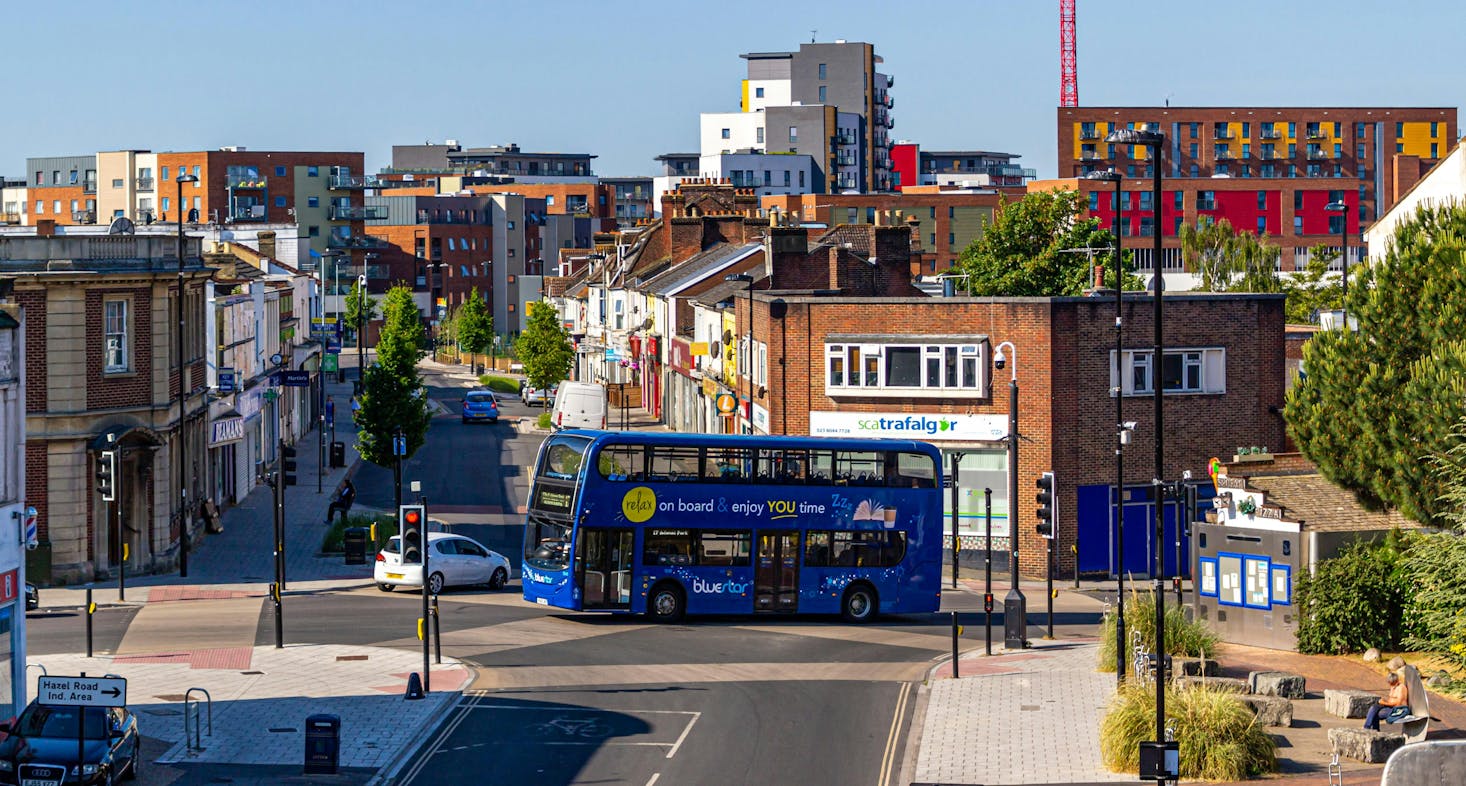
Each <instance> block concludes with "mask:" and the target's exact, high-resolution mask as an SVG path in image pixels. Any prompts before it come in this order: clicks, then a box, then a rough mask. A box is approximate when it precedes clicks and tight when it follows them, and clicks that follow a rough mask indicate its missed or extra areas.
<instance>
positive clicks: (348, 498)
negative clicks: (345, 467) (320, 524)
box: [326, 478, 356, 524]
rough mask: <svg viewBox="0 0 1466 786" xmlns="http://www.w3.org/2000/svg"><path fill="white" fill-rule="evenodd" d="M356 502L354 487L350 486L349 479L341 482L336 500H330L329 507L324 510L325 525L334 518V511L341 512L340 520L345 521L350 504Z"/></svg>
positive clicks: (349, 510)
mask: <svg viewBox="0 0 1466 786" xmlns="http://www.w3.org/2000/svg"><path fill="white" fill-rule="evenodd" d="M355 501H356V486H353V485H351V478H347V479H346V480H344V481H342V482H341V491H340V493H338V494H337V495H336V499H333V500H331V507H329V508H326V523H327V524H330V523H331V522H332V521H333V520H334V519H335V518H336V511H338V510H339V511H341V520H342V521H346V514H348V513H350V512H351V503H352V502H355Z"/></svg>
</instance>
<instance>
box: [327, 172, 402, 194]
mask: <svg viewBox="0 0 1466 786" xmlns="http://www.w3.org/2000/svg"><path fill="white" fill-rule="evenodd" d="M392 185H394V183H392V182H389V181H386V180H380V179H378V178H377V176H376V175H331V183H330V188H331V190H332V191H361V190H364V189H368V188H390V187H391V186H392ZM409 185H421V184H420V183H409Z"/></svg>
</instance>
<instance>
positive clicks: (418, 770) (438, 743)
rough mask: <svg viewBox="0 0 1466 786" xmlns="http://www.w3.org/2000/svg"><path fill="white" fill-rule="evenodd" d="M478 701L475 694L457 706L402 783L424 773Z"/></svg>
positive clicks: (402, 779) (408, 781)
mask: <svg viewBox="0 0 1466 786" xmlns="http://www.w3.org/2000/svg"><path fill="white" fill-rule="evenodd" d="M478 701H479V698H478V697H477V696H475V697H473V698H471V699H469V700H468V702H467V703H460V704H459V705H458V707H457V708H456V710H457V715H456V716H455V717H454V718H453V719H452V720H450V721H449V722H448V725H447V726H446V727H444V729H443V731H442V733H441V734H439V735H438V738H437V739H436V740H434V741H433V744H432V746H431V747H429V748H428V750H427V752H426V753H425V754H423V756H422V758H420V759H418V760H417V764H414V765H413V766H412V768H411V769H409V770H408V771H407V774H406V775H404V776H402V778H401V780H400V781H399V782H400V783H412V782H413V780H414V779H416V778H417V776H418V775H420V774H422V770H423V768H424V767H426V766H427V765H428V760H429V759H431V758H432V757H434V756H436V755H438V754H439V753H442V752H443V744H444V743H445V742H447V741H448V739H449V738H450V737H452V736H453V732H454V731H457V729H458V726H459V724H461V723H463V720H464V719H465V718H467V717H468V715H469V710H471V709H473V705H474V704H476V703H477V702H478Z"/></svg>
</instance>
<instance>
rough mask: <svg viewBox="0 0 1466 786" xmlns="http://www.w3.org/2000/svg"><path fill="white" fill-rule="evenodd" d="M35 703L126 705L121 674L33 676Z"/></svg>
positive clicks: (125, 683) (71, 705) (125, 682)
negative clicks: (100, 675) (119, 675)
mask: <svg viewBox="0 0 1466 786" xmlns="http://www.w3.org/2000/svg"><path fill="white" fill-rule="evenodd" d="M37 680H38V681H37V683H36V703H37V704H49V705H52V706H63V707H126V706H127V680H126V679H125V678H123V677H47V676H41V677H38V678H37Z"/></svg>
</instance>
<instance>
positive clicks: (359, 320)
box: [345, 286, 380, 330]
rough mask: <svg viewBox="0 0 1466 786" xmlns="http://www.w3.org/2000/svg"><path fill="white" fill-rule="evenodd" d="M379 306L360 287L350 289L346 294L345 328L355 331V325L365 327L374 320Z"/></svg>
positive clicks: (374, 299)
mask: <svg viewBox="0 0 1466 786" xmlns="http://www.w3.org/2000/svg"><path fill="white" fill-rule="evenodd" d="M379 305H380V302H379V301H378V300H377V298H374V297H372V296H371V295H368V294H367V292H366V290H365V289H363V288H361V287H360V286H355V287H352V288H351V290H350V291H349V292H347V293H346V317H345V319H346V327H348V328H351V329H352V330H355V329H356V326H357V325H365V324H366V323H367V322H370V321H372V320H373V319H376V318H377V308H378V306H379Z"/></svg>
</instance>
